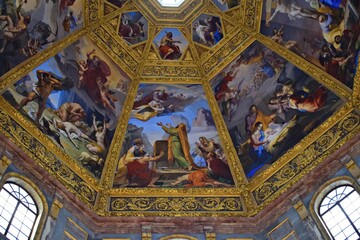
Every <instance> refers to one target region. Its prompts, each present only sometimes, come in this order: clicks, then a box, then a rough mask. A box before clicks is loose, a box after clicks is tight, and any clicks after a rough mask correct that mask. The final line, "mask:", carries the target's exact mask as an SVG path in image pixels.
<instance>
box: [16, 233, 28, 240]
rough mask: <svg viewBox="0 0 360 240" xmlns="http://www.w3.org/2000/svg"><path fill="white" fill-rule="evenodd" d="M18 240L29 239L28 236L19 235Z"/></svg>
mask: <svg viewBox="0 0 360 240" xmlns="http://www.w3.org/2000/svg"><path fill="white" fill-rule="evenodd" d="M18 239H19V240H28V239H29V236H26V235H24V234H22V233H20V234H19V236H18Z"/></svg>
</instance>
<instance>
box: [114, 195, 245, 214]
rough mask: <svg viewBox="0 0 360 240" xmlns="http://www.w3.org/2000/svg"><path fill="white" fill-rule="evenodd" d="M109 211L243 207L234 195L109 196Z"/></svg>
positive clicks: (167, 210) (232, 210) (179, 210)
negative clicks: (186, 196) (210, 196)
mask: <svg viewBox="0 0 360 240" xmlns="http://www.w3.org/2000/svg"><path fill="white" fill-rule="evenodd" d="M109 211H111V212H129V211H140V212H150V211H155V212H158V211H160V212H173V211H175V212H183V211H185V212H204V211H216V212H225V211H229V212H234V211H236V212H239V211H243V207H242V204H241V201H240V199H239V198H235V197H212V198H209V197H189V198H184V197H146V198H132V197H126V198H111V201H110V209H109Z"/></svg>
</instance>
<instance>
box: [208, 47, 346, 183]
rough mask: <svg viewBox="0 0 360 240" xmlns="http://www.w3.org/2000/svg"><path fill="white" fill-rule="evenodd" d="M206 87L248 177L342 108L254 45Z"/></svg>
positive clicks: (337, 100)
mask: <svg viewBox="0 0 360 240" xmlns="http://www.w3.org/2000/svg"><path fill="white" fill-rule="evenodd" d="M211 85H212V88H213V91H214V95H215V98H216V100H217V102H218V106H219V108H220V110H221V113H222V115H223V118H224V121H225V123H226V126H227V128H228V130H229V134H230V136H231V139H232V141H233V144H234V146H235V147H236V149H238V156H239V159H240V161H241V163H242V165H243V167H244V171H245V174H246V176H247V177H248V178H251V177H254V176H256V175H258V174H259V173H260V172H262V171H263V170H264V169H265V168H267V167H268V166H270V165H271V164H272V163H274V162H275V161H276V160H277V159H278V158H280V157H281V156H282V155H283V154H284V153H285V152H286V151H288V150H289V149H291V148H292V147H294V146H295V145H296V144H297V143H298V142H299V141H300V140H301V139H303V138H305V137H306V136H307V135H308V134H309V133H310V132H311V131H312V130H314V129H315V128H316V127H318V126H319V125H320V124H321V123H322V122H323V121H325V120H326V119H327V118H329V117H330V116H331V115H332V114H333V113H334V112H335V111H336V110H338V109H339V107H340V106H341V105H342V103H343V101H342V100H340V98H339V97H337V96H336V95H335V94H334V93H332V92H331V91H330V90H329V89H327V88H325V87H324V86H322V85H321V84H319V83H318V82H317V81H315V80H314V79H313V78H311V77H309V76H308V75H307V74H306V73H304V72H302V71H301V70H299V69H298V68H296V67H295V66H294V65H292V64H291V63H289V62H287V61H286V60H285V59H283V58H282V57H280V56H279V55H277V54H276V53H274V52H273V51H271V50H270V49H268V48H266V47H265V46H263V45H261V44H260V43H258V42H255V43H253V44H252V45H250V47H249V48H247V49H246V50H245V51H244V52H243V53H241V54H240V55H239V56H238V57H237V58H236V59H235V60H234V61H233V62H231V63H230V64H229V65H228V66H227V67H226V68H225V69H224V70H223V71H222V72H221V73H220V74H219V75H217V76H216V77H215V78H214V79H213V80H212V81H211Z"/></svg>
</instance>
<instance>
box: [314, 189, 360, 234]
mask: <svg viewBox="0 0 360 240" xmlns="http://www.w3.org/2000/svg"><path fill="white" fill-rule="evenodd" d="M320 205H321V206H322V207H320V208H319V214H320V216H321V218H322V220H323V222H324V223H325V225H326V226H327V228H328V229H329V231H330V232H331V234H332V236H333V237H334V239H341V240H343V239H360V238H359V237H360V233H359V231H358V232H357V230H358V229H359V227H358V225H359V224H360V198H359V194H358V193H357V192H356V191H355V190H354V188H353V187H351V186H341V187H338V188H335V189H333V190H332V191H330V192H329V193H328V195H327V196H325V197H324V198H323V200H322V202H321V203H320ZM350 221H351V222H350ZM354 226H355V227H354Z"/></svg>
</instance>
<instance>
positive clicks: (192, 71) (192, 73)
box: [142, 63, 199, 78]
mask: <svg viewBox="0 0 360 240" xmlns="http://www.w3.org/2000/svg"><path fill="white" fill-rule="evenodd" d="M142 76H143V77H155V76H156V77H158V76H162V77H166V78H167V77H190V78H194V77H199V69H198V68H197V67H195V66H169V65H165V64H164V63H159V64H158V65H145V66H144V70H143V74H142Z"/></svg>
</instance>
